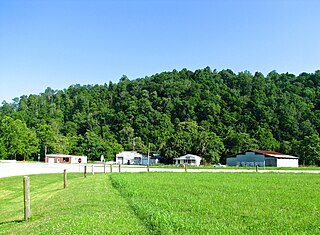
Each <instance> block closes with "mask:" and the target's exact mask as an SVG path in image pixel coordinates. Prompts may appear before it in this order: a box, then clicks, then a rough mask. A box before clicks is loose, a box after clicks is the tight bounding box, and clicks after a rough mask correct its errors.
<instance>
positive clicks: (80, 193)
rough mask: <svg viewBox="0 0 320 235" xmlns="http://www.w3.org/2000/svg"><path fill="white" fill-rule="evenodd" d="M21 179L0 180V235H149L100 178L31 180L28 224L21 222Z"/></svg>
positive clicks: (42, 177) (41, 177)
mask: <svg viewBox="0 0 320 235" xmlns="http://www.w3.org/2000/svg"><path fill="white" fill-rule="evenodd" d="M22 181H23V177H9V178H1V179H0V208H1V209H0V234H129V233H131V234H147V230H146V227H145V225H144V224H143V223H142V222H141V221H140V220H139V219H138V218H136V216H135V215H134V214H133V212H132V210H131V209H130V208H129V206H128V203H127V202H126V200H125V199H124V198H122V197H121V196H120V195H119V192H118V191H117V190H116V189H114V188H113V187H112V185H111V183H110V180H109V176H108V175H104V174H96V175H94V176H92V175H88V177H87V178H83V175H82V174H71V173H69V174H68V186H67V188H66V189H63V175H62V174H46V175H32V176H30V187H31V189H30V191H31V220H30V221H28V222H25V221H21V220H22V219H23V184H22Z"/></svg>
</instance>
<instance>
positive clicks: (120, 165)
mask: <svg viewBox="0 0 320 235" xmlns="http://www.w3.org/2000/svg"><path fill="white" fill-rule="evenodd" d="M119 172H121V164H119Z"/></svg>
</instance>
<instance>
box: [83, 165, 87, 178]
mask: <svg viewBox="0 0 320 235" xmlns="http://www.w3.org/2000/svg"><path fill="white" fill-rule="evenodd" d="M83 174H84V177H87V166H84V172H83Z"/></svg>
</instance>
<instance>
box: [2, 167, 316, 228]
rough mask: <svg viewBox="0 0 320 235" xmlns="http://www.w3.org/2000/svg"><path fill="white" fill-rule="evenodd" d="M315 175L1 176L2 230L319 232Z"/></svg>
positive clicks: (155, 174)
mask: <svg viewBox="0 0 320 235" xmlns="http://www.w3.org/2000/svg"><path fill="white" fill-rule="evenodd" d="M319 186H320V178H319V175H318V174H303V173H301V174H291V173H263V174H257V173H215V174H213V173H158V172H150V173H147V172H144V173H120V174H119V173H113V174H95V175H88V177H87V178H84V177H83V175H82V174H74V173H70V174H68V187H67V188H65V189H64V188H63V174H62V173H61V174H46V175H32V176H30V187H31V219H30V220H29V221H23V194H22V190H23V189H22V187H23V185H22V177H8V178H2V179H0V208H1V210H0V231H1V234H21V233H23V234H319V233H320V212H319V208H320V187H319Z"/></svg>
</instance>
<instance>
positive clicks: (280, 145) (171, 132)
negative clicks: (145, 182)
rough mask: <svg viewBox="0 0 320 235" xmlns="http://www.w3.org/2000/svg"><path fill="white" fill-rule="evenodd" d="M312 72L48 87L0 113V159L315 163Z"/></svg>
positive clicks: (319, 99) (163, 76)
mask: <svg viewBox="0 0 320 235" xmlns="http://www.w3.org/2000/svg"><path fill="white" fill-rule="evenodd" d="M319 85H320V71H319V70H318V71H316V72H315V73H301V74H300V75H298V76H296V75H294V74H290V73H281V74H279V73H277V72H276V71H272V72H270V73H269V74H268V75H267V76H264V75H263V74H262V73H259V72H256V73H255V74H254V75H253V74H251V73H250V72H248V71H244V72H240V73H238V74H235V73H234V72H233V71H232V70H230V69H227V70H222V71H217V70H212V69H211V68H210V67H206V68H204V69H199V70H196V71H190V70H187V69H182V70H181V71H177V70H173V71H172V72H162V73H159V74H155V75H152V76H147V77H145V78H139V79H135V80H130V79H129V78H128V77H127V76H125V75H124V76H123V77H122V78H121V79H120V81H119V82H118V83H113V82H109V83H108V84H104V85H79V84H77V85H72V86H70V87H69V88H67V89H64V90H53V89H51V88H47V89H46V90H45V91H44V93H41V94H39V95H29V96H25V95H23V96H21V97H20V98H15V99H14V100H13V101H12V102H11V103H7V102H6V101H4V102H3V103H2V106H1V107H0V158H2V159H18V160H22V159H26V160H28V159H32V158H35V157H36V156H37V155H38V154H41V156H42V158H43V156H44V151H45V148H46V149H47V152H48V153H64V154H77V155H86V156H88V159H90V160H98V159H99V158H100V156H101V155H104V156H105V157H106V158H107V159H108V160H113V159H114V157H115V154H116V153H118V152H120V151H122V150H132V149H135V150H136V151H139V152H142V153H147V146H148V144H149V143H150V146H151V152H153V153H160V154H161V155H162V156H163V157H164V160H165V162H167V163H171V162H172V159H173V158H174V157H178V156H181V155H183V154H186V153H192V154H196V155H199V156H201V157H203V158H204V159H205V161H206V162H208V163H214V162H219V161H224V159H225V157H226V156H228V155H232V154H235V153H238V152H241V151H245V150H248V149H263V150H273V151H279V152H282V153H285V154H291V155H295V156H298V157H299V160H300V164H307V165H315V164H320V137H319V131H320V88H319Z"/></svg>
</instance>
